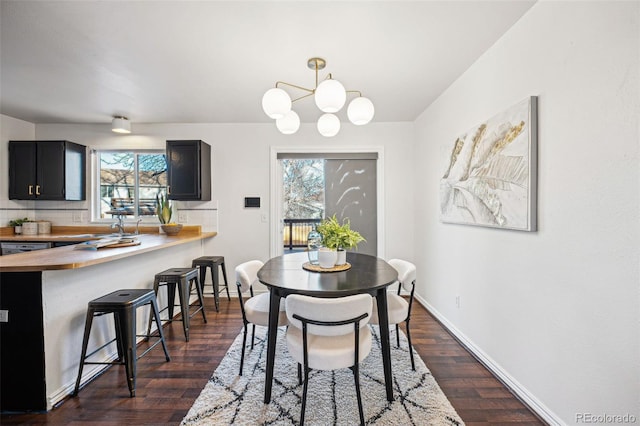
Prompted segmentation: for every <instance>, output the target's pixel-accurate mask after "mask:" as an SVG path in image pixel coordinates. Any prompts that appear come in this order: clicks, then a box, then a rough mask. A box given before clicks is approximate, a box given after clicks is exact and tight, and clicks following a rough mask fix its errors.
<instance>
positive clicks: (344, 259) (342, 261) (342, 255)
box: [336, 250, 347, 265]
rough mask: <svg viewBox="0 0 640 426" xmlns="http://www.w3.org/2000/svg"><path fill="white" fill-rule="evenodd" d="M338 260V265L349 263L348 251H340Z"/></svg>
mask: <svg viewBox="0 0 640 426" xmlns="http://www.w3.org/2000/svg"><path fill="white" fill-rule="evenodd" d="M337 253H338V258H337V260H336V265H344V264H345V263H347V251H346V250H338V251H337Z"/></svg>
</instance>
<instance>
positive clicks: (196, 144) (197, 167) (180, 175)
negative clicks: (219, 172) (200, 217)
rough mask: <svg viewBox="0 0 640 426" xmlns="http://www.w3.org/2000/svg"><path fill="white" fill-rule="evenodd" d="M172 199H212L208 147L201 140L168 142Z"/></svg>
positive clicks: (169, 184) (169, 190) (169, 186)
mask: <svg viewBox="0 0 640 426" xmlns="http://www.w3.org/2000/svg"><path fill="white" fill-rule="evenodd" d="M167 182H168V189H167V192H168V194H169V199H171V200H201V201H209V200H211V147H210V146H209V145H208V144H207V143H206V142H203V141H199V140H188V141H167Z"/></svg>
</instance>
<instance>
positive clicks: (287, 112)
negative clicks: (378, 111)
mask: <svg viewBox="0 0 640 426" xmlns="http://www.w3.org/2000/svg"><path fill="white" fill-rule="evenodd" d="M326 65H327V62H326V61H325V60H324V59H322V58H311V59H309V60H308V61H307V66H308V67H309V68H310V69H312V70H314V71H315V72H316V85H315V87H314V88H313V89H308V88H306V87H301V86H298V85H295V84H291V83H285V82H284V81H278V82H276V87H274V88H271V89H269V90H267V92H266V93H265V94H264V96H263V97H262V109H263V110H264V112H265V113H266V114H267V115H268V116H269V117H270V118H273V119H275V120H276V127H277V128H278V130H280V131H281V132H282V133H284V134H285V135H290V134H293V133H295V132H297V131H298V129H299V128H300V117H298V114H297V113H296V112H295V111H293V110H292V109H291V106H292V104H293V103H294V102H296V101H299V100H300V99H304V98H307V97H309V96H313V97H314V100H315V102H316V106H317V107H318V108H320V110H321V111H322V112H324V113H325V114H323V115H322V116H321V117H320V118H319V119H318V131H319V132H320V134H321V135H323V136H326V137H331V136H335V135H336V134H337V133H338V132H339V131H340V120H339V119H338V117H337V116H336V115H335V114H334V113H336V112H338V111H340V110H341V109H342V107H343V106H344V104H345V102H346V100H347V94H348V93H355V94H357V96H356V97H355V98H354V99H353V100H352V101H351V102H350V103H349V107H348V108H347V116H348V117H349V121H351V122H352V123H353V124H355V125H358V126H361V125H363V124H367V123H368V122H370V121H371V119H372V118H373V115H374V113H375V109H374V107H373V103H372V102H371V101H370V100H369V99H368V98H365V97H363V96H362V93H360V92H359V91H358V90H346V89H345V88H344V86H343V85H342V83H340V82H339V81H337V80H334V79H333V77H332V76H331V74H328V75H327V77H326V78H325V80H324V81H322V82H321V83H320V84H318V71H320V70H322V69H324V67H325V66H326ZM280 85H284V86H289V87H292V88H294V89H298V90H302V91H305V92H307V94H306V95H303V96H300V97H298V98H295V99H293V100H292V99H291V97H290V96H289V94H288V93H287V92H286V91H284V90H283V89H281V88H280V87H278V86H280Z"/></svg>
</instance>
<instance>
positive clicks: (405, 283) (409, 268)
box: [370, 259, 416, 371]
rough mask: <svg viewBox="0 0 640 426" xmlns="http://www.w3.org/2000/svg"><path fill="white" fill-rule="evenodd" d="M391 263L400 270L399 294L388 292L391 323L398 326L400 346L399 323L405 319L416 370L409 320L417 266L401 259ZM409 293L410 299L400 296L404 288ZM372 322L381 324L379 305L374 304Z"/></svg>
mask: <svg viewBox="0 0 640 426" xmlns="http://www.w3.org/2000/svg"><path fill="white" fill-rule="evenodd" d="M388 263H389V265H391V266H393V268H394V269H395V270H396V271H398V281H399V285H398V294H393V293H387V313H388V318H389V325H394V324H395V326H396V342H397V345H398V347H400V327H399V324H400V323H401V322H403V321H404V324H405V328H406V329H407V340H408V342H409V355H410V357H411V369H413V370H414V371H415V369H416V364H415V362H414V360H413V346H412V345H411V331H410V329H409V320H410V319H411V305H413V292H414V291H415V287H416V266H415V265H414V264H413V263H411V262H407V261H406V260H401V259H391V260H389V261H388ZM403 288H404V289H405V291H407V292H408V293H409V300H408V301H407V299H405V298H404V297H402V296H400V292H401V291H402V289H403ZM370 322H371V324H379V320H378V307H377V304H376V303H374V304H373V313H372V314H371V321H370Z"/></svg>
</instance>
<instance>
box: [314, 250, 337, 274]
mask: <svg viewBox="0 0 640 426" xmlns="http://www.w3.org/2000/svg"><path fill="white" fill-rule="evenodd" d="M336 260H338V252H337V251H335V250H331V249H328V248H321V249H320V250H318V264H320V267H321V268H325V269H329V268H333V267H334V266H336Z"/></svg>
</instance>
